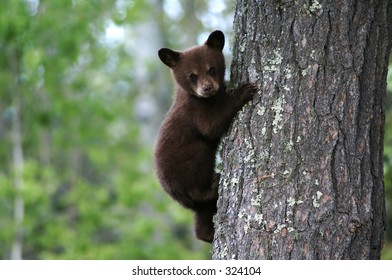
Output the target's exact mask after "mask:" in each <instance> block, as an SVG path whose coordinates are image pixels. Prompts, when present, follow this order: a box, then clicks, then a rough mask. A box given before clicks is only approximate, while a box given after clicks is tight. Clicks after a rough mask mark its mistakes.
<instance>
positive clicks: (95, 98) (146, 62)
mask: <svg viewBox="0 0 392 280" xmlns="http://www.w3.org/2000/svg"><path fill="white" fill-rule="evenodd" d="M224 2H226V5H223V3H224ZM233 2H234V1H228V0H227V1H218V0H217V1H163V0H151V1H142V0H133V1H131V0H109V1H108V0H105V1H104V0H93V1H83V0H56V1H49V0H15V1H14V0H5V1H0V97H1V98H0V141H1V143H2V145H0V166H1V168H0V228H1V231H0V257H1V258H3V259H9V258H10V256H11V251H12V246H13V244H14V243H15V239H16V236H17V234H16V233H17V232H18V230H20V229H21V230H22V236H21V240H20V241H21V242H22V257H23V258H25V259H205V258H209V257H210V249H211V247H210V245H207V244H204V243H203V242H200V241H197V240H196V239H195V238H194V235H193V225H192V214H191V213H190V212H189V211H187V210H184V209H182V208H181V206H179V205H178V204H177V203H176V202H174V201H172V200H171V199H170V198H169V197H168V196H167V195H166V194H165V193H164V192H163V191H162V189H161V187H160V186H159V184H158V183H157V181H156V179H155V176H154V175H153V167H152V160H151V158H152V154H151V153H152V146H153V137H154V135H153V134H151V131H154V132H156V130H157V125H159V123H160V121H161V120H162V117H163V114H164V112H165V111H166V110H167V108H168V106H169V104H170V100H171V92H172V89H171V88H168V87H167V86H168V85H170V84H171V82H170V81H169V79H170V76H169V71H167V69H166V67H164V66H163V65H161V63H160V62H159V61H158V59H157V58H156V55H155V53H156V50H157V49H158V48H159V47H162V46H167V47H174V48H177V49H181V48H182V47H188V46H190V45H193V44H195V43H200V42H198V35H199V34H201V33H203V32H209V31H211V30H212V29H215V28H219V29H223V30H225V28H226V29H228V28H229V27H227V26H229V25H230V24H231V21H232V7H233ZM217 17H219V18H222V22H220V23H219V22H218V23H216V22H215V21H216V18H217ZM206 25H208V28H206ZM110 27H114V31H118V32H120V35H121V32H123V35H122V37H121V36H120V37H121V38H120V41H121V42H120V43H118V42H116V40H117V38H116V37H113V38H112V37H111V36H113V35H110V34H107V33H108V30H109V29H110ZM207 29H209V30H207ZM137 30H139V31H137ZM145 30H148V32H147V33H152V34H150V37H148V38H147V40H144V42H141V39H140V34H143V33H146V32H145ZM150 30H152V31H150ZM227 31H229V30H227ZM147 35H149V34H147ZM151 38H152V39H154V40H155V41H152V40H151ZM148 40H150V41H148ZM143 44H144V45H143ZM148 46H149V47H150V48H152V49H154V56H150V57H148V55H147V58H144V59H143V60H142V59H141V57H142V54H143V52H142V51H140V50H143V49H145V48H147V47H148ZM138 49H139V52H135V50H138ZM163 71H164V72H163ZM146 73H147V74H146ZM390 73H392V67H391V66H390ZM162 77H164V79H163V80H162ZM388 81H389V86H388V102H387V109H386V112H387V118H386V131H385V189H386V197H387V211H388V224H387V230H388V232H387V240H388V242H387V244H386V246H385V250H384V254H383V258H385V259H392V245H391V244H392V243H391V242H392V229H391V225H392V218H391V217H392V209H391V205H392V204H391V203H392V98H391V94H392V74H390V75H389V76H388ZM146 97H147V98H148V102H152V103H154V102H155V104H156V105H157V106H156V107H157V108H155V111H153V112H154V113H153V114H152V115H153V119H152V120H151V119H149V117H148V116H147V117H145V116H144V115H143V114H140V113H137V111H138V110H139V111H140V112H142V113H144V112H145V111H148V110H146V109H145V108H141V109H140V108H138V105H140V104H141V103H142V102H141V101H140V100H141V99H142V98H146ZM15 117H18V118H19V119H20V120H21V127H20V129H18V128H17V127H15V124H14V122H13V120H14V119H15ZM149 126H151V127H152V128H151V129H150V130H148V129H147V130H146V128H148V127H149ZM14 133H19V134H20V136H21V139H22V143H21V147H22V151H23V169H22V174H17V172H15V168H14V161H15V159H14V157H13V152H14V150H15V148H16V146H17V145H18V143H17V141H15V138H14ZM18 176H21V179H22V182H23V188H22V189H20V190H18V189H16V188H15V179H16V178H17V177H18ZM17 198H21V199H22V200H23V206H24V217H23V223H22V224H21V225H18V224H17V223H16V222H15V217H14V212H15V207H16V206H15V201H16V200H17Z"/></svg>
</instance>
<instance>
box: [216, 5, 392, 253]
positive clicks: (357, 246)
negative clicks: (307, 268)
mask: <svg viewBox="0 0 392 280" xmlns="http://www.w3.org/2000/svg"><path fill="white" fill-rule="evenodd" d="M391 11H392V3H391V1H388V0H375V1H349V0H346V1H315V0H311V1H303V0H300V1H277V0H266V1H246V0H243V1H241V0H238V1H237V5H236V14H235V20H234V30H233V32H234V34H235V40H234V50H233V63H232V69H231V70H232V73H231V78H232V82H233V83H234V84H238V83H240V82H245V81H248V80H249V81H252V82H255V83H257V84H258V85H259V89H260V90H259V93H258V94H257V95H256V96H255V97H254V99H253V103H252V104H250V105H247V106H246V107H245V109H244V110H243V111H242V112H241V113H240V114H239V116H238V118H237V119H236V120H235V121H234V123H233V125H232V128H231V130H230V131H229V133H228V136H227V137H226V138H225V139H224V140H223V149H222V160H223V170H222V176H221V181H220V189H219V195H220V198H219V201H218V213H217V215H216V218H215V227H216V234H215V240H214V243H213V251H214V252H213V258H214V259H378V258H380V251H381V249H382V245H383V238H384V230H385V222H384V219H385V205H384V184H383V134H384V103H385V93H386V74H387V65H388V64H387V61H388V54H389V50H390V41H391V37H392V36H391V30H388V28H391V27H392V16H391ZM388 21H389V22H388Z"/></svg>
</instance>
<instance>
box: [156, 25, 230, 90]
mask: <svg viewBox="0 0 392 280" xmlns="http://www.w3.org/2000/svg"><path fill="white" fill-rule="evenodd" d="M224 45H225V36H224V35H223V33H222V32H221V31H219V30H216V31H214V32H212V33H211V34H210V36H209V37H208V39H207V41H206V42H205V43H204V45H201V46H196V47H193V48H190V49H188V50H186V51H183V52H178V51H173V50H170V49H167V48H163V49H160V50H159V52H158V55H159V58H160V59H161V60H162V62H163V63H164V64H166V65H167V66H169V67H170V69H171V70H172V74H173V77H174V79H175V81H176V83H177V85H178V86H180V87H181V88H182V89H184V90H185V91H186V92H188V93H190V94H193V95H195V96H197V97H201V98H209V97H212V96H214V95H215V94H216V93H217V92H218V91H219V90H220V89H221V88H222V87H223V85H224V75H225V59H224V57H223V53H222V49H223V47H224Z"/></svg>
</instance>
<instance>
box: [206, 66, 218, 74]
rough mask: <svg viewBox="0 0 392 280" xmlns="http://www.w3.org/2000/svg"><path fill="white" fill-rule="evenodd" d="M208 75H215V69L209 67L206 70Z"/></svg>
mask: <svg viewBox="0 0 392 280" xmlns="http://www.w3.org/2000/svg"><path fill="white" fill-rule="evenodd" d="M208 73H209V74H210V75H211V76H215V75H216V68H215V67H211V68H210V69H209V70H208Z"/></svg>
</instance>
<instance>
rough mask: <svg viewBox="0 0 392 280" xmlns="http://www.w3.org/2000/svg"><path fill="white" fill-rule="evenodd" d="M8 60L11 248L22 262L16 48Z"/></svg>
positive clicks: (20, 160)
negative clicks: (11, 190) (9, 82)
mask: <svg viewBox="0 0 392 280" xmlns="http://www.w3.org/2000/svg"><path fill="white" fill-rule="evenodd" d="M8 60H9V65H10V68H11V74H12V79H13V83H12V84H11V87H10V88H9V90H10V92H12V93H13V94H12V101H13V102H12V103H13V109H14V110H13V114H12V133H11V134H12V136H11V138H12V139H11V142H12V166H13V177H14V178H13V185H14V191H15V197H14V207H13V217H14V227H15V228H14V232H15V234H14V240H13V242H12V247H11V256H10V257H11V259H12V260H20V259H21V258H22V250H23V219H24V200H23V196H22V195H21V192H22V191H23V166H24V159H23V147H22V124H21V108H22V101H23V100H22V92H21V87H20V77H21V73H20V69H19V65H20V57H19V55H18V50H17V48H16V47H14V48H11V49H10V50H9V52H8Z"/></svg>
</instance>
